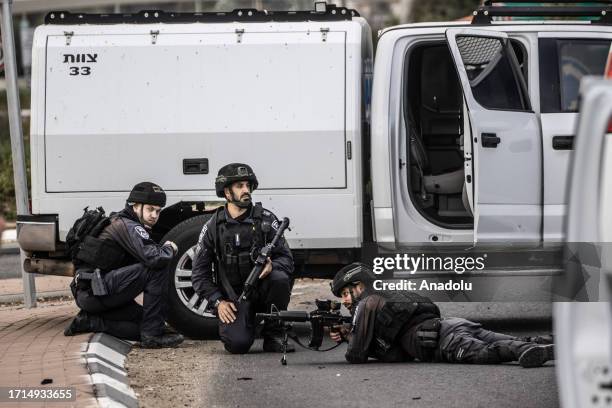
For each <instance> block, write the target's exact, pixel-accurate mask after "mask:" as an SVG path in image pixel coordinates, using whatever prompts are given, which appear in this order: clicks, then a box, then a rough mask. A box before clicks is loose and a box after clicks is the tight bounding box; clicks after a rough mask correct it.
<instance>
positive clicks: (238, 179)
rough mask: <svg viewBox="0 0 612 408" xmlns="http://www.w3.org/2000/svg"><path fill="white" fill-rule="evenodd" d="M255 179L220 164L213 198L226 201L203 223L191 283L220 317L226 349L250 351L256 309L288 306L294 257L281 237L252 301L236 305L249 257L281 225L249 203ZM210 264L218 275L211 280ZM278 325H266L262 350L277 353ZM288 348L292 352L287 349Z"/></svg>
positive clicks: (245, 170) (238, 167) (244, 169)
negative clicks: (215, 195)
mask: <svg viewBox="0 0 612 408" xmlns="http://www.w3.org/2000/svg"><path fill="white" fill-rule="evenodd" d="M257 185H258V181H257V177H255V173H254V172H253V170H252V169H251V167H250V166H247V165H246V164H242V163H232V164H228V165H226V166H223V167H222V168H221V169H220V170H219V174H218V176H217V178H216V181H215V189H216V192H217V196H218V197H220V198H225V199H226V200H227V203H226V204H225V206H223V207H220V208H219V209H218V210H217V212H215V214H214V215H213V216H212V218H211V219H210V220H209V221H208V222H207V223H206V225H204V228H203V229H202V233H201V234H200V238H199V240H198V246H197V248H196V257H195V260H194V263H193V274H192V277H191V281H192V282H193V288H194V289H195V290H196V292H197V293H198V295H200V296H201V297H203V298H205V299H207V301H208V302H209V305H211V307H212V308H213V309H214V311H215V312H216V314H217V315H218V316H219V319H220V320H221V322H220V324H219V335H220V337H221V341H223V344H224V346H225V349H226V350H227V351H229V352H230V353H236V354H243V353H246V352H248V351H249V349H250V348H251V345H252V344H253V341H254V339H255V326H256V322H255V313H256V312H268V313H269V312H270V309H271V308H272V305H274V306H275V307H276V308H277V309H278V310H286V309H287V305H289V298H290V296H291V279H292V274H293V257H292V255H291V251H290V250H289V246H288V245H287V242H286V241H285V239H284V238H282V237H281V239H280V241H279V242H278V243H277V245H276V246H275V247H274V248H272V252H271V256H270V258H269V259H268V262H267V264H266V266H265V267H264V269H263V271H262V273H261V275H260V276H259V283H258V286H257V288H256V290H255V294H254V299H253V300H252V301H249V302H242V303H239V304H238V303H237V302H236V300H237V297H238V295H239V294H240V293H241V292H242V290H243V287H244V282H245V281H246V279H247V277H248V275H249V273H250V272H251V269H252V268H253V265H254V262H253V256H254V254H255V253H258V252H257V251H259V250H260V249H261V248H262V247H263V246H265V245H266V244H268V243H270V242H271V241H272V239H273V237H274V235H275V234H276V231H277V230H278V227H279V222H278V220H277V218H276V216H275V215H274V214H272V213H271V212H270V211H268V210H266V209H265V208H263V207H262V206H261V203H256V204H253V203H252V202H251V193H252V192H253V191H254V190H255V189H257ZM213 265H214V271H215V272H216V277H217V278H218V279H214V278H213ZM281 334H282V330H281V327H280V326H278V325H273V324H270V323H269V322H268V323H266V324H265V325H264V327H263V331H262V335H263V338H264V342H263V349H264V351H268V352H281V350H282V346H281ZM290 351H291V350H290Z"/></svg>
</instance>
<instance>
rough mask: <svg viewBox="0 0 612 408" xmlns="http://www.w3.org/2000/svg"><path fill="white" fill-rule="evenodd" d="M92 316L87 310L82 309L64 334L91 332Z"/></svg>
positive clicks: (72, 334)
mask: <svg viewBox="0 0 612 408" xmlns="http://www.w3.org/2000/svg"><path fill="white" fill-rule="evenodd" d="M91 331H92V330H91V324H90V317H89V315H88V314H87V312H86V311H84V310H81V311H79V313H78V314H77V315H76V316H75V318H74V319H72V321H71V322H70V324H69V325H68V327H66V328H65V329H64V336H74V335H75V334H80V333H89V332H91Z"/></svg>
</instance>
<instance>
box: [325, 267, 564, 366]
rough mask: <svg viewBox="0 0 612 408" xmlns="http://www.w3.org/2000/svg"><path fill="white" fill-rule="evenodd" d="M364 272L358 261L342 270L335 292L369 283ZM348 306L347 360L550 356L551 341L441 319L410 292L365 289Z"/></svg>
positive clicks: (532, 362) (484, 360) (538, 361)
mask: <svg viewBox="0 0 612 408" xmlns="http://www.w3.org/2000/svg"><path fill="white" fill-rule="evenodd" d="M369 272H370V271H369V268H368V267H367V266H366V265H363V264H352V265H349V266H347V267H345V268H343V270H341V271H340V272H338V274H337V275H336V277H335V278H334V282H333V285H332V290H333V291H334V294H335V295H336V296H340V290H341V289H342V288H343V287H345V286H346V285H349V284H352V283H354V282H357V281H359V282H363V283H364V284H365V283H369V281H371V280H373V278H372V277H371V276H368V274H369ZM351 273H352V275H351ZM345 277H348V279H345ZM351 296H352V292H351ZM353 304H354V306H353V307H352V308H351V314H352V316H353V321H352V324H351V329H350V333H349V334H348V336H347V340H348V343H349V344H348V348H347V352H346V359H347V361H349V362H351V363H364V362H366V361H367V360H368V358H369V357H373V358H376V359H378V360H381V361H385V362H399V361H412V360H418V361H428V362H447V363H472V364H496V363H503V362H510V361H519V363H520V364H521V365H522V366H523V367H536V366H540V365H542V364H543V363H544V362H546V361H548V360H551V359H554V356H553V346H552V344H548V345H539V344H535V343H532V342H528V341H524V339H521V338H518V337H514V336H509V335H506V334H501V333H495V332H492V331H489V330H485V329H483V328H482V326H481V325H480V324H479V323H474V322H471V321H469V320H466V319H462V318H457V317H451V318H445V319H442V318H440V310H439V309H438V306H437V305H435V304H434V303H433V302H431V300H429V299H428V298H426V297H423V296H420V295H418V294H416V293H413V292H407V291H404V292H388V291H374V290H372V289H369V288H368V289H366V290H365V291H364V292H363V293H361V295H360V296H358V297H357V298H354V299H353ZM540 339H541V338H538V340H540Z"/></svg>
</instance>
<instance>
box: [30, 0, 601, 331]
mask: <svg viewBox="0 0 612 408" xmlns="http://www.w3.org/2000/svg"><path fill="white" fill-rule="evenodd" d="M551 10H555V12H556V13H557V14H558V15H559V16H562V17H565V18H566V19H565V20H549V21H542V20H540V21H505V20H503V21H491V20H492V17H496V16H507V15H526V16H532V15H537V9H534V8H533V7H529V8H522V7H513V8H506V7H502V6H498V5H496V4H495V2H493V1H490V0H488V1H486V2H485V5H484V6H482V7H481V8H479V9H478V10H477V11H475V13H474V20H473V21H472V22H471V23H470V22H444V23H426V24H408V25H402V26H396V27H390V28H388V29H385V30H382V31H381V32H380V33H379V35H378V43H377V48H376V59H375V60H374V57H373V46H372V35H371V31H370V27H369V25H368V23H367V21H366V20H365V19H363V18H362V17H360V16H359V14H358V13H357V12H356V11H355V10H349V9H346V8H343V7H335V6H333V5H326V4H324V3H323V4H322V3H317V4H316V6H315V10H313V11H305V12H266V11H257V10H252V9H243V10H234V11H232V12H228V13H194V14H191V13H164V12H161V11H143V12H140V13H138V14H133V15H94V14H72V13H68V12H52V13H49V14H48V15H47V17H46V23H45V24H44V25H42V26H40V27H38V28H37V29H36V32H35V36H34V46H33V65H32V106H31V112H32V113H31V115H32V116H31V145H30V149H31V157H32V169H31V175H32V180H31V185H32V215H21V216H19V219H18V240H19V243H20V245H21V247H22V249H24V250H25V251H26V252H27V254H28V257H27V259H26V261H25V268H26V270H27V271H28V272H36V273H55V274H67V275H70V274H72V269H71V267H70V264H69V263H68V262H66V260H65V259H64V253H63V252H62V249H63V245H64V244H63V240H64V239H65V236H66V233H67V231H68V229H69V228H70V226H71V225H72V223H73V222H74V220H75V219H76V218H78V217H79V216H80V215H81V213H82V210H83V208H84V207H86V206H103V207H104V208H105V209H106V210H107V211H108V210H118V209H121V208H122V207H123V206H124V203H125V199H126V197H127V195H128V192H129V190H130V188H131V187H132V186H133V185H134V184H135V183H137V182H139V181H143V180H149V181H153V182H155V183H158V184H159V185H161V186H162V187H163V188H164V189H165V190H166V192H167V194H168V204H169V205H168V207H167V208H166V209H165V210H164V211H163V212H162V214H161V218H160V221H159V223H158V224H157V225H156V229H155V231H154V232H155V236H156V237H158V238H160V239H161V238H162V237H164V236H165V237H166V238H168V239H172V240H174V241H176V242H177V243H178V244H179V247H180V255H179V257H178V259H177V263H176V267H175V274H174V276H172V285H171V287H172V296H171V313H170V319H171V321H172V323H173V324H174V325H175V326H177V327H178V328H179V329H181V330H183V331H185V332H187V333H188V334H198V335H202V334H205V333H209V332H210V333H212V331H213V320H212V319H210V318H209V317H210V316H208V315H206V314H205V313H204V310H205V308H206V302H205V301H204V300H203V299H199V298H198V296H197V295H196V294H195V293H194V291H193V288H192V286H191V281H190V273H191V271H190V268H191V257H192V256H193V249H192V248H193V246H194V245H195V242H196V239H197V236H198V233H199V231H200V229H201V226H202V225H203V223H204V222H205V220H206V219H207V218H208V216H209V215H208V214H209V212H210V210H211V209H212V208H214V207H215V206H217V205H219V204H220V202H219V199H218V198H217V197H216V196H215V192H214V178H215V176H216V172H217V170H218V169H219V168H220V167H221V166H222V165H224V164H226V163H229V162H245V163H249V164H250V165H251V166H252V167H253V169H254V170H255V172H256V174H257V177H258V179H259V181H260V187H259V189H258V190H257V191H256V193H255V195H254V199H255V200H256V201H261V202H262V203H263V205H264V206H265V207H267V208H269V209H270V210H272V211H273V212H275V213H276V214H277V215H278V216H282V217H289V218H290V219H291V225H292V231H291V232H288V233H287V234H286V237H287V239H288V241H289V244H290V246H291V248H292V250H293V252H294V255H295V259H296V264H297V265H296V270H297V272H298V273H299V274H301V275H313V274H314V273H321V272H323V273H330V272H332V271H333V270H335V268H336V267H337V265H338V264H345V263H348V262H350V261H353V260H355V259H356V258H358V257H359V255H360V250H361V248H362V246H363V245H364V244H368V243H374V244H393V245H396V244H397V245H400V246H402V247H403V248H404V249H406V250H409V249H410V248H411V247H412V246H419V245H422V244H423V243H435V244H439V243H444V244H447V245H455V244H456V245H457V246H459V247H465V246H466V245H473V244H474V243H483V242H509V243H513V244H514V245H515V246H516V243H517V242H518V243H523V244H526V245H532V244H534V243H535V244H539V243H559V242H561V241H562V240H563V239H564V233H563V231H564V216H565V214H566V203H567V199H566V181H567V179H568V168H569V161H570V157H571V152H572V143H573V134H574V126H575V123H574V122H575V120H576V116H577V107H578V83H579V80H580V78H581V77H582V76H584V75H601V74H602V73H603V70H604V66H605V62H606V58H607V55H608V49H609V47H610V42H611V40H612V28H611V27H610V25H609V19H608V17H607V16H608V15H612V14H611V11H610V10H609V9H608V7H607V5H603V6H595V7H593V6H588V7H576V6H572V7H566V8H562V7H553V8H548V10H547V11H546V12H545V13H543V14H546V13H548V15H550V14H551V13H553V11H551ZM585 15H590V16H592V17H595V20H593V21H588V20H587V21H585V20H578V19H575V20H571V19H567V18H570V17H579V16H585ZM598 17H600V18H599V19H597V18H598ZM374 61H375V62H374ZM552 269H555V268H552ZM552 269H551V270H552ZM558 269H560V266H559V268H558ZM541 272H542V271H541V268H540V269H538V271H537V273H541ZM521 273H529V266H528V265H523V266H522V267H521Z"/></svg>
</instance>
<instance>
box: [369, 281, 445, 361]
mask: <svg viewBox="0 0 612 408" xmlns="http://www.w3.org/2000/svg"><path fill="white" fill-rule="evenodd" d="M376 293H377V294H378V295H380V296H382V297H383V298H384V299H385V300H386V303H385V305H384V306H383V307H382V309H381V310H380V311H379V312H378V313H377V314H376V323H375V325H374V344H373V346H374V352H375V354H385V353H386V352H387V351H388V350H389V348H390V347H391V346H392V345H393V342H394V341H395V339H396V338H397V337H398V335H399V334H400V333H402V332H403V331H404V330H405V329H406V328H407V327H406V326H407V324H408V323H409V322H411V321H412V322H415V321H416V322H419V323H420V321H421V319H419V318H418V317H419V315H424V316H426V318H431V317H440V309H439V308H438V306H437V305H436V304H435V303H433V302H432V301H431V300H430V299H429V298H426V297H425V296H421V295H419V294H417V293H414V292H376Z"/></svg>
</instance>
